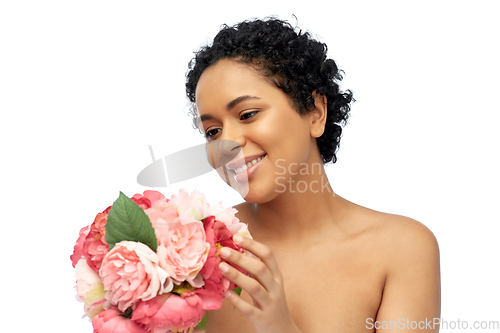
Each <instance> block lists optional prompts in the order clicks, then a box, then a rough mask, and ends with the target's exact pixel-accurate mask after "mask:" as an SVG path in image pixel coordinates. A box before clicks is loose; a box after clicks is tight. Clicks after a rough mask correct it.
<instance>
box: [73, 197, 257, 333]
mask: <svg viewBox="0 0 500 333" xmlns="http://www.w3.org/2000/svg"><path fill="white" fill-rule="evenodd" d="M236 212H237V210H236V209H234V208H224V207H222V204H221V203H220V202H219V203H218V204H217V205H213V206H212V205H209V204H208V203H207V202H206V200H205V197H204V196H203V194H201V193H200V192H198V191H196V190H195V191H193V192H192V193H191V194H188V193H187V192H186V191H184V190H181V191H180V192H179V194H178V195H172V197H171V198H170V199H167V198H166V197H165V196H164V195H163V194H161V193H160V192H157V191H145V192H144V193H143V194H142V195H141V194H136V195H134V196H133V197H132V198H128V197H127V196H125V195H124V194H123V193H121V192H120V196H119V198H118V199H117V200H116V201H115V202H114V204H113V205H112V206H110V207H108V208H107V209H106V210H104V211H103V212H102V213H99V214H97V216H96V218H95V220H94V222H93V223H92V224H91V225H89V226H86V227H84V228H83V229H82V230H80V235H79V237H78V240H77V242H76V245H75V248H74V252H73V255H71V261H72V262H73V267H75V268H76V273H75V277H76V291H77V296H76V298H77V300H78V301H81V302H84V311H85V315H84V317H85V316H88V317H89V318H90V319H91V320H92V325H93V327H94V332H95V333H107V332H118V331H119V332H131V333H146V332H153V333H165V332H169V331H171V332H190V331H193V329H194V328H195V327H200V328H204V323H205V320H206V313H207V310H215V309H218V308H220V306H221V304H222V299H223V298H224V293H225V292H226V291H227V290H229V289H235V290H236V291H237V292H238V288H237V286H235V285H234V283H232V282H231V281H229V280H228V279H226V278H225V277H223V275H222V274H221V272H220V271H219V263H220V262H221V261H223V259H222V258H221V257H220V256H219V252H220V249H221V248H222V247H230V248H232V249H234V250H236V251H239V252H241V253H244V250H243V249H242V248H241V247H239V246H238V245H236V244H235V243H234V242H233V236H235V235H240V236H244V237H250V234H249V233H248V228H247V225H246V224H244V223H241V222H240V221H239V219H238V218H237V217H236V216H235V213H236ZM228 264H230V263H228ZM233 267H234V266H233ZM235 268H236V269H239V270H240V271H241V269H240V268H238V267H235ZM243 273H246V272H243ZM240 291H241V289H240Z"/></svg>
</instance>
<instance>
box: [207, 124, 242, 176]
mask: <svg viewBox="0 0 500 333" xmlns="http://www.w3.org/2000/svg"><path fill="white" fill-rule="evenodd" d="M244 145H245V138H244V135H243V133H241V131H238V130H237V126H234V127H232V126H230V125H229V126H228V125H224V127H223V130H222V133H221V135H220V137H219V138H218V139H216V140H213V141H208V142H207V153H208V155H209V161H210V164H211V165H212V166H213V167H214V168H218V167H221V166H224V165H225V164H226V163H228V162H230V161H231V160H233V159H235V158H236V157H237V156H238V155H239V154H240V153H241V154H242V152H241V151H242V148H243V146H244ZM240 157H241V156H240Z"/></svg>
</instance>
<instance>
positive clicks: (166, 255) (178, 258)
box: [154, 221, 210, 287]
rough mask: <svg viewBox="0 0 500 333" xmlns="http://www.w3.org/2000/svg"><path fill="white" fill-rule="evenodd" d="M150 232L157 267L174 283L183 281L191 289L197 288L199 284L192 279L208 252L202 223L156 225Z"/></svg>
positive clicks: (200, 281) (208, 245) (208, 246)
mask: <svg viewBox="0 0 500 333" xmlns="http://www.w3.org/2000/svg"><path fill="white" fill-rule="evenodd" d="M154 228H155V231H156V235H157V238H158V243H159V245H158V249H157V253H158V257H159V258H160V266H161V267H162V268H164V269H165V270H166V271H167V272H170V273H171V274H172V278H173V279H174V280H175V281H176V282H177V283H180V282H183V281H187V282H189V283H190V284H191V285H193V286H195V287H201V286H202V285H203V281H202V280H201V278H200V279H197V280H195V278H196V276H197V275H198V273H199V272H200V270H201V268H202V267H203V265H204V264H205V261H206V260H207V255H208V252H209V250H210V244H209V243H207V241H206V237H205V230H204V228H203V223H202V222H200V221H196V222H192V223H189V224H186V225H183V224H181V223H179V222H178V223H165V224H160V223H156V224H154Z"/></svg>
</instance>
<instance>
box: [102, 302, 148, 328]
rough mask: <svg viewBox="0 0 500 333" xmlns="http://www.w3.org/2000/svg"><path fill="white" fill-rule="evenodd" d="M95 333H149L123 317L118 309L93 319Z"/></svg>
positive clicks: (107, 311)
mask: <svg viewBox="0 0 500 333" xmlns="http://www.w3.org/2000/svg"><path fill="white" fill-rule="evenodd" d="M92 326H93V327H94V333H118V332H123V333H148V331H147V330H146V329H144V328H143V327H142V326H141V325H139V324H137V323H134V322H133V321H132V320H130V319H128V318H126V317H124V316H123V314H122V313H120V311H118V309H116V308H114V307H113V308H111V309H109V310H106V311H103V312H101V313H99V314H98V315H97V316H95V317H94V318H93V319H92Z"/></svg>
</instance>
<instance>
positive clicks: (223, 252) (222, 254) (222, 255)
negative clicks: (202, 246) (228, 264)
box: [220, 247, 231, 258]
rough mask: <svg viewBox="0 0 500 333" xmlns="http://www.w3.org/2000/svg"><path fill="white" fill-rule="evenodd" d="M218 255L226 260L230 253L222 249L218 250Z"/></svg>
mask: <svg viewBox="0 0 500 333" xmlns="http://www.w3.org/2000/svg"><path fill="white" fill-rule="evenodd" d="M220 255H221V257H224V258H227V257H229V256H230V255H231V251H230V250H229V249H228V248H225V247H223V248H222V249H221V250H220Z"/></svg>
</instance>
